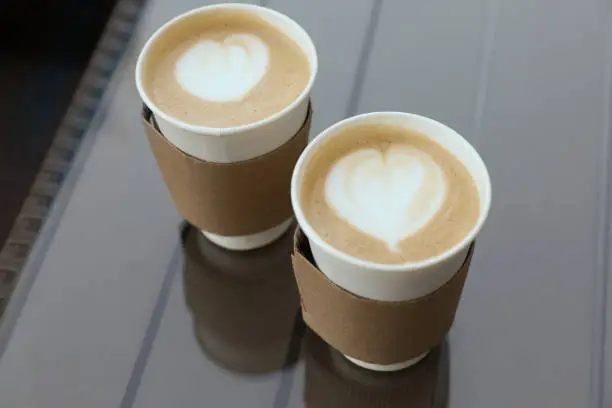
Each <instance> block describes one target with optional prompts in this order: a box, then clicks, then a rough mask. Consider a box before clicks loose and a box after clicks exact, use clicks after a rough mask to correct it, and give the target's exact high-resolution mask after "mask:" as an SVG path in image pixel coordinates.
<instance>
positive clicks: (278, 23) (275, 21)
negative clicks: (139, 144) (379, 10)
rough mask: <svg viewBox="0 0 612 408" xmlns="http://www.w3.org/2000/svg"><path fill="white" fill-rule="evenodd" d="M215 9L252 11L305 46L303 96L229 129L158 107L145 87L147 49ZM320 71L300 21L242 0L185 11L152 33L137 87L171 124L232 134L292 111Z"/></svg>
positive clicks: (141, 58) (141, 59)
mask: <svg viewBox="0 0 612 408" xmlns="http://www.w3.org/2000/svg"><path fill="white" fill-rule="evenodd" d="M215 10H240V11H244V12H248V13H252V14H254V15H256V16H258V17H259V18H261V19H262V20H264V21H266V22H267V23H269V24H271V25H273V26H274V27H275V28H277V29H278V30H279V31H281V32H282V33H284V34H285V35H287V36H288V37H289V38H291V39H292V40H293V41H295V43H296V44H297V45H298V46H299V47H300V48H301V49H302V51H303V52H304V54H305V55H306V58H307V59H308V63H309V65H310V78H309V80H308V83H307V85H306V88H304V90H303V91H302V92H301V93H300V95H299V96H298V97H297V98H296V99H295V100H294V101H292V102H291V103H290V104H289V105H288V106H286V107H285V108H283V109H282V110H281V111H279V112H277V113H275V114H273V115H271V116H268V117H267V118H264V119H262V120H260V121H257V122H253V123H249V124H247V125H242V126H235V127H229V128H213V127H208V126H197V125H192V124H189V123H186V122H183V121H181V120H178V119H176V118H174V117H172V116H171V115H168V114H167V113H165V112H164V111H162V110H161V109H159V107H158V106H156V105H155V103H153V100H152V98H150V97H149V92H148V90H147V89H146V88H145V86H144V84H143V82H144V80H143V79H144V75H145V73H144V71H145V70H146V64H147V62H148V60H147V55H148V52H149V51H150V50H151V49H152V48H153V47H154V46H155V44H156V42H157V41H158V40H159V39H160V38H162V37H164V36H166V35H172V33H173V31H174V29H175V28H176V27H177V26H179V25H180V24H181V23H182V22H183V21H184V20H187V19H190V18H194V17H196V16H198V17H199V16H202V15H205V14H207V13H211V12H213V11H215ZM317 70H318V57H317V51H316V48H315V45H314V43H313V41H312V39H311V38H310V36H309V35H308V33H307V32H306V30H304V29H303V28H302V27H301V26H300V25H299V24H298V23H296V22H295V21H294V20H292V19H291V18H289V17H288V16H286V15H284V14H282V13H279V12H278V11H275V10H272V9H269V8H266V7H261V6H256V5H252V4H240V3H225V4H216V5H212V6H204V7H200V8H197V9H194V10H191V11H188V12H186V13H183V14H180V15H178V16H176V17H174V18H173V19H172V20H170V21H168V22H167V23H165V24H164V25H163V26H161V27H160V28H159V29H157V31H155V33H153V35H152V36H151V37H150V38H149V39H148V40H147V42H146V43H145V45H144V47H143V48H142V51H141V52H140V55H139V56H138V61H137V63H136V87H137V88H138V93H139V94H140V97H141V99H142V100H143V102H144V103H145V105H147V106H148V107H149V108H150V109H151V110H152V111H153V113H154V114H155V115H156V116H159V117H162V118H163V119H165V120H166V121H168V122H170V123H172V124H173V125H175V126H177V127H179V128H182V129H185V130H188V131H190V132H194V133H206V134H210V133H216V134H232V133H241V132H244V131H245V130H249V129H254V128H257V127H260V126H263V125H265V124H267V123H270V122H273V121H275V120H277V119H278V118H280V117H281V116H284V115H285V114H287V113H288V112H290V111H292V110H293V109H294V108H295V107H296V106H297V105H299V104H300V103H302V102H303V101H304V99H306V98H308V96H309V95H310V92H311V90H312V86H313V84H314V80H315V77H316V74H317Z"/></svg>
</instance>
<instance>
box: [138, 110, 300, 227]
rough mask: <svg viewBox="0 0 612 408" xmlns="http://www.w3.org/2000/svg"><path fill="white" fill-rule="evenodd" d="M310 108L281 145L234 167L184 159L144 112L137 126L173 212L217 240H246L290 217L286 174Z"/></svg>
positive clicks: (148, 112) (181, 152)
mask: <svg viewBox="0 0 612 408" xmlns="http://www.w3.org/2000/svg"><path fill="white" fill-rule="evenodd" d="M311 118H312V108H310V107H309V109H308V115H307V117H306V119H305V121H304V124H303V125H302V127H301V128H300V129H299V130H298V132H297V133H296V134H295V135H294V136H293V137H292V138H291V139H290V140H289V141H288V142H287V143H285V144H284V145H282V146H280V147H279V148H277V149H276V150H273V151H271V152H269V153H266V154H264V155H262V156H259V157H255V158H253V159H250V160H246V161H242V162H237V163H211V162H207V161H204V160H200V159H198V158H195V157H193V156H190V155H188V154H187V153H185V152H183V151H182V150H180V149H178V148H177V147H175V146H174V145H173V144H172V143H170V142H169V141H168V140H167V139H166V138H165V137H164V136H163V135H162V134H161V132H160V131H159V129H158V128H157V127H156V126H155V122H154V117H153V115H152V114H151V112H150V111H149V110H148V108H146V107H144V108H143V124H144V127H145V130H146V133H147V137H148V139H149V143H150V144H151V149H152V150H153V154H154V155H155V158H156V159H157V164H158V166H159V169H160V171H161V173H162V176H163V178H164V181H165V182H166V186H167V187H168V190H170V195H171V196H172V200H173V201H174V204H175V205H176V208H177V209H178V211H179V213H180V214H181V215H182V216H183V217H184V218H185V219H186V220H187V221H189V222H190V223H191V224H193V225H195V226H196V227H198V228H199V229H203V230H205V231H208V232H212V233H215V234H219V235H223V236H237V235H249V234H254V233H257V232H261V231H264V230H266V229H269V228H272V227H274V226H276V225H279V224H281V223H282V222H283V221H285V220H287V219H288V218H290V217H291V216H292V215H293V210H292V208H291V200H290V185H291V174H292V172H293V167H294V166H295V163H296V162H297V159H298V157H299V156H300V153H301V152H302V150H303V149H304V147H305V146H306V144H307V143H308V133H309V131H310V122H311Z"/></svg>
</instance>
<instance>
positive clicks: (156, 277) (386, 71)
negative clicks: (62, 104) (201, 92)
mask: <svg viewBox="0 0 612 408" xmlns="http://www.w3.org/2000/svg"><path fill="white" fill-rule="evenodd" d="M206 3H208V1H206V0H204V1H203V0H197V1H196V0H174V1H165V0H154V1H151V2H150V3H149V6H148V8H147V10H146V12H145V14H144V16H143V18H142V20H141V22H140V25H139V28H138V30H137V35H136V38H135V39H134V41H133V43H132V44H131V46H130V48H129V50H128V52H127V53H126V55H125V57H124V59H123V61H122V65H121V69H119V70H118V71H117V73H116V75H115V76H114V78H113V80H112V84H111V86H110V88H109V89H108V91H107V93H106V95H105V99H104V104H103V105H104V106H103V108H102V109H100V111H99V112H98V113H97V115H96V118H95V123H94V125H93V126H92V128H91V129H90V131H89V133H88V134H87V136H86V139H85V140H84V142H83V145H82V148H81V150H80V152H79V154H78V156H77V158H76V162H75V165H74V167H73V169H72V171H71V173H70V174H69V176H68V178H67V180H66V183H65V184H64V187H63V188H62V190H61V192H60V195H59V196H58V199H57V200H56V203H55V205H54V208H53V210H52V213H51V215H50V217H49V220H48V222H47V223H46V225H45V227H44V229H43V231H42V233H41V235H40V238H39V239H38V241H37V243H36V245H35V248H34V250H33V252H32V254H31V256H30V258H29V260H28V263H27V266H26V270H25V271H24V275H23V278H22V280H21V281H20V283H19V287H18V288H17V290H16V293H15V295H14V296H13V299H12V301H11V303H10V304H9V306H8V309H7V312H6V313H7V314H6V316H5V319H4V322H3V324H2V327H0V353H1V354H0V355H1V359H0V405H1V406H3V407H5V406H6V407H19V408H20V407H27V408H37V407H45V408H55V407H57V408H60V407H61V408H66V407H88V408H109V407H121V408H130V407H147V408H149V407H201V406H211V407H241V406H250V407H300V406H325V404H328V405H329V406H336V407H339V406H347V405H351V404H352V405H351V406H357V405H358V403H357V402H355V401H366V400H367V398H375V397H376V396H377V395H379V394H377V393H378V392H380V390H381V389H383V390H386V391H385V392H383V393H382V394H380V398H382V399H385V398H387V397H388V396H389V395H397V397H396V398H395V399H388V398H387V400H386V402H384V401H383V402H381V403H380V404H381V406H383V405H382V404H386V405H384V406H394V405H396V406H404V405H410V406H430V405H431V404H441V405H442V406H443V405H445V404H447V405H448V406H449V407H466V408H475V407H487V408H489V407H571V408H575V407H612V374H611V373H612V308H611V306H610V303H609V302H607V293H609V292H610V291H611V290H612V279H609V275H610V262H609V261H610V250H611V249H612V248H611V244H610V239H609V236H610V232H611V231H610V211H611V205H610V204H611V197H610V171H611V169H610V148H611V146H610V137H611V136H610V125H611V122H610V109H611V106H610V100H611V98H610V96H611V92H612V83H611V80H610V79H611V69H612V65H611V62H612V48H611V47H612V31H611V30H612V24H611V21H612V20H611V17H612V14H611V13H612V3H610V1H608V0H582V1H574V0H465V1H461V2H459V1H456V0H429V1H417V0H335V1H328V0H270V1H268V2H266V5H268V6H269V7H272V8H276V9H278V10H280V11H283V12H285V13H287V14H289V15H290V16H292V17H293V18H294V19H296V20H297V21H298V22H299V23H301V24H302V25H303V26H304V27H305V28H306V29H307V30H308V31H309V32H310V33H311V35H312V37H313V39H314V41H315V43H316V45H317V47H318V51H319V58H320V74H319V77H318V80H317V83H316V86H315V89H314V94H313V101H314V107H315V117H314V123H313V131H312V134H316V133H317V132H319V131H321V130H322V129H324V128H325V127H327V126H329V125H330V124H332V123H334V122H335V121H338V120H340V119H342V118H344V117H346V116H347V115H352V114H356V113H360V112H366V111H373V110H402V111H409V112H416V113H420V114H424V115H427V116H431V117H433V118H435V119H438V120H440V121H442V122H445V123H447V124H449V125H450V126H452V127H454V128H455V129H457V130H458V131H459V132H460V133H462V134H463V135H464V136H465V137H466V138H467V139H468V140H469V141H470V142H471V143H473V144H474V145H475V146H476V148H477V149H478V150H479V151H480V152H481V154H482V156H483V157H484V159H485V161H486V162H487V164H488V166H489V169H490V172H491V176H492V180H493V187H494V189H493V190H494V199H493V209H492V213H491V217H490V220H489V222H488V224H487V226H486V227H485V229H484V231H483V233H482V236H481V239H479V244H478V249H477V251H476V254H475V257H474V260H473V267H472V269H471V272H470V277H469V279H468V282H467V286H466V288H465V292H464V297H463V300H462V302H461V305H460V309H459V312H458V315H457V320H456V323H455V325H454V327H453V329H452V331H451V333H450V336H449V339H448V343H447V345H446V346H445V347H443V349H442V350H438V351H437V352H436V353H435V355H434V356H433V357H432V358H431V359H429V360H428V361H427V362H426V363H425V364H424V365H423V366H421V367H419V368H418V370H420V371H418V372H420V373H421V374H419V375H414V373H413V374H410V373H408V374H401V375H398V376H395V377H383V378H381V377H377V376H373V375H368V374H366V373H363V372H361V371H354V370H352V368H351V367H350V366H349V367H347V366H346V365H344V363H343V362H342V361H341V360H338V358H337V356H335V355H334V353H333V352H332V351H330V350H328V349H326V348H325V346H324V345H321V344H320V343H317V339H316V337H314V336H312V334H310V333H308V332H307V331H306V332H304V328H303V327H301V326H300V324H299V319H298V320H296V321H294V320H291V322H292V324H290V325H289V324H288V323H287V322H288V320H287V318H286V317H285V318H282V319H281V318H279V319H278V320H279V322H282V324H281V325H279V326H278V327H275V329H274V330H276V331H274V330H273V331H274V332H275V333H277V335H278V336H280V337H275V338H274V341H278V342H279V343H278V344H279V346H278V347H279V349H280V350H284V351H283V353H282V356H283V358H281V362H282V364H284V366H282V364H281V365H278V366H277V367H276V368H277V369H275V370H270V369H269V368H270V367H269V366H268V370H264V371H265V372H262V373H259V374H253V373H252V374H250V375H247V374H244V373H241V371H243V370H241V369H240V368H237V367H236V366H235V365H236V364H237V365H238V366H240V365H241V364H245V361H247V362H248V361H251V360H249V359H250V358H253V355H252V354H250V352H252V351H253V348H252V344H251V343H249V342H248V341H247V342H245V343H244V344H243V343H241V341H238V344H237V345H234V344H233V342H232V341H231V340H228V338H227V337H223V336H225V335H227V334H225V335H223V336H222V335H220V334H218V333H217V332H216V329H215V328H216V327H219V325H215V323H210V322H208V321H207V319H206V318H202V317H200V312H202V313H203V315H204V316H209V315H208V314H206V310H208V309H206V308H207V307H212V306H210V305H206V304H204V305H199V308H200V309H198V308H195V309H194V306H193V304H192V303H191V302H192V301H191V300H190V296H193V294H191V295H190V294H189V291H188V290H185V289H189V287H190V286H189V285H187V282H188V279H187V278H188V276H191V275H188V270H189V268H187V265H188V264H189V259H190V256H189V254H188V253H187V252H186V251H185V250H184V249H183V246H182V245H181V239H180V232H179V225H180V222H181V219H180V217H179V215H178V214H177V212H176V210H175V209H174V207H173V205H172V203H171V201H170V198H169V196H168V193H167V191H166V189H165V186H164V185H163V182H162V180H161V177H160V175H159V172H158V170H157V168H156V165H155V161H154V159H153V156H152V155H151V153H150V150H149V147H148V145H147V141H146V138H145V137H144V134H143V132H142V129H141V127H140V122H139V117H138V114H139V109H140V102H139V99H138V95H137V92H136V89H135V86H134V82H133V71H134V65H135V60H136V56H137V53H138V50H139V48H140V47H141V46H142V44H143V43H144V41H145V40H146V38H147V37H148V35H150V34H151V33H152V32H153V30H154V29H155V28H156V27H158V26H159V25H160V24H162V23H163V22H164V21H166V20H168V19H169V18H171V17H172V16H174V15H176V14H177V13H179V12H182V11H185V10H187V9H189V8H193V7H196V6H200V5H203V4H206ZM279 245H282V242H281V243H280V244H279ZM209 250H211V251H213V252H214V249H210V248H209ZM279 251H282V249H279ZM209 255H210V254H209ZM210 256H211V257H212V258H211V259H216V258H215V256H221V255H210ZM221 258H223V256H221ZM230 258H231V257H230ZM211 262H212V261H211ZM215 262H216V261H215ZM227 262H230V263H231V262H237V263H238V264H240V262H241V261H240V259H239V258H235V259H234V258H231V260H230V261H227ZM206 271H207V269H206V268H203V269H202V271H200V272H199V273H200V275H196V276H206V273H207V272H206ZM234 278H236V279H237V282H238V283H234V284H232V285H230V286H229V287H234V285H235V286H237V287H238V288H239V289H237V290H239V291H243V292H239V293H243V296H255V295H254V294H253V293H254V292H249V291H248V290H247V289H245V288H244V287H243V286H244V285H246V283H244V282H243V281H241V279H244V277H243V276H236V277H234ZM240 282H242V283H240ZM247 286H248V285H247ZM224 288H226V289H224V290H229V289H227V287H225V286H224ZM230 292H231V291H230ZM230 292H228V293H230ZM228 296H229V295H228ZM196 298H198V297H197V296H196ZM272 298H273V300H274V299H275V298H274V297H272ZM252 301H253V302H254V303H255V304H259V303H258V299H257V297H256V296H255V298H254V299H253V300H252ZM287 301H288V302H289V303H287V305H288V306H287V308H289V309H288V310H291V311H292V310H293V309H292V308H294V307H295V304H293V303H292V301H291V299H289V300H287ZM222 304H223V305H225V306H220V309H219V310H221V311H220V312H219V313H221V314H222V315H223V313H227V316H228V319H230V320H231V319H238V321H240V319H243V320H244V319H245V316H242V315H241V314H240V311H238V312H237V311H236V310H235V308H232V307H230V306H228V304H227V303H222ZM279 304H280V303H279ZM213 306H214V307H217V305H213ZM224 307H225V308H228V309H227V310H226V309H224ZM198 310H199V311H198ZM606 311H608V313H606ZM236 313H238V316H236ZM244 321H249V319H246V320H244ZM283 325H285V326H283ZM221 327H224V326H223V325H221ZM198 330H199V331H198ZM220 330H221V333H225V332H224V331H223V330H224V329H220ZM194 333H199V336H198V337H196V336H195V335H194ZM304 333H306V334H305V335H306V337H309V338H310V340H312V341H310V342H309V341H307V342H306V343H305V344H306V346H305V348H304V349H303V350H302V354H301V355H300V356H299V361H297V362H294V363H293V364H289V363H290V362H291V361H292V360H291V359H290V358H289V357H291V356H292V353H295V352H296V351H295V350H294V348H295V343H296V341H297V340H296V336H297V337H300V338H301V336H302V334H304ZM219 336H221V337H219ZM202 337H204V338H205V339H206V341H204V343H210V342H212V343H213V345H211V344H206V345H205V347H202V344H201V343H203V341H202ZM198 338H199V339H200V340H199V341H198V340H197V339H198ZM216 338H220V341H217V342H216V343H215V341H214V339H216ZM230 338H231V335H230ZM211 339H212V340H211ZM298 343H299V342H298ZM233 347H235V348H233ZM313 350H314V351H313ZM268 351H269V350H268ZM298 351H299V350H298ZM262 353H263V355H265V352H262ZM261 355H262V354H261V353H255V356H260V357H261ZM271 355H272V356H271V358H272V360H274V359H277V360H276V361H277V362H278V358H279V357H278V355H277V354H275V353H271ZM241 356H242V357H241ZM241 358H244V359H246V360H241ZM234 359H237V361H234ZM228 360H229V362H228ZM266 363H269V362H266ZM262 364H264V363H262ZM264 365H265V364H264ZM281 366H282V367H281ZM322 378H327V380H326V381H321V379H322ZM401 390H417V391H414V392H413V393H409V392H407V393H406V392H404V393H402V392H403V391H401ZM361 395H364V396H367V398H366V397H363V398H361V397H360V396H361ZM372 404H374V403H372Z"/></svg>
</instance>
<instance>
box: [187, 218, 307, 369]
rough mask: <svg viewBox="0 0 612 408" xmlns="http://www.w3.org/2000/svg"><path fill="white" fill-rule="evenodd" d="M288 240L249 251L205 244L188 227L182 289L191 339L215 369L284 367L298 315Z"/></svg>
mask: <svg viewBox="0 0 612 408" xmlns="http://www.w3.org/2000/svg"><path fill="white" fill-rule="evenodd" d="M290 251H291V236H290V234H289V233H287V234H286V235H285V236H283V237H281V238H280V239H279V240H277V241H276V242H274V243H272V244H271V245H269V246H267V247H264V248H261V249H257V250H253V251H248V252H233V251H228V250H225V249H222V248H219V247H217V246H216V245H214V244H212V243H210V242H209V241H208V240H206V238H204V237H203V236H202V234H200V233H199V232H198V231H196V230H195V229H192V230H191V231H190V233H188V234H187V235H186V239H185V242H184V254H185V262H184V288H185V298H186V302H187V306H188V308H189V310H190V311H191V313H192V315H193V318H194V330H195V332H196V337H197V338H198V341H199V343H200V345H201V346H202V347H203V349H204V351H205V352H206V353H207V354H208V355H209V356H210V357H211V358H212V359H213V360H214V361H216V362H217V363H218V364H219V365H221V366H223V367H225V368H227V369H229V370H231V371H235V372H244V373H264V372H270V371H274V370H278V369H280V368H281V367H282V366H283V365H284V364H285V363H286V361H285V360H286V357H287V353H288V348H289V343H290V341H291V336H292V332H293V328H294V324H295V320H296V316H297V315H298V311H299V295H298V292H297V287H296V284H295V279H294V278H293V275H292V273H291V264H290V257H289V254H290Z"/></svg>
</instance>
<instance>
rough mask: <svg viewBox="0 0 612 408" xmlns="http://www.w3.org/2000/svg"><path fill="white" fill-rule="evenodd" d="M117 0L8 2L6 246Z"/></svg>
mask: <svg viewBox="0 0 612 408" xmlns="http://www.w3.org/2000/svg"><path fill="white" fill-rule="evenodd" d="M115 3H116V0H55V1H51V0H35V1H25V0H22V1H8V2H7V1H4V2H2V7H1V9H0V247H2V245H3V243H4V241H5V240H6V237H7V235H8V233H9V231H10V228H11V225H12V223H13V220H14V218H15V217H16V215H17V213H18V212H19V209H20V208H21V205H22V202H23V200H24V198H25V197H26V195H27V193H28V191H29V189H30V186H31V184H32V182H33V180H34V177H35V176H36V173H37V171H38V168H39V167H40V164H41V162H42V160H43V159H44V157H45V153H46V151H47V149H48V148H49V145H50V143H51V140H52V138H53V135H54V133H55V130H56V129H57V126H58V125H59V123H60V120H61V118H62V116H63V114H64V112H65V110H66V108H67V106H68V104H69V102H70V99H71V96H72V94H73V92H74V90H75V88H76V86H77V85H78V83H79V80H80V78H81V76H82V74H83V72H84V70H85V68H86V67H87V62H88V61H89V58H90V56H91V53H92V51H93V50H94V49H95V45H96V43H97V41H98V39H99V37H100V34H101V33H102V31H103V29H104V26H105V23H106V21H107V19H108V17H109V15H110V13H111V11H112V9H113V7H114V5H115Z"/></svg>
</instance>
